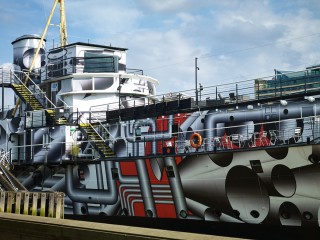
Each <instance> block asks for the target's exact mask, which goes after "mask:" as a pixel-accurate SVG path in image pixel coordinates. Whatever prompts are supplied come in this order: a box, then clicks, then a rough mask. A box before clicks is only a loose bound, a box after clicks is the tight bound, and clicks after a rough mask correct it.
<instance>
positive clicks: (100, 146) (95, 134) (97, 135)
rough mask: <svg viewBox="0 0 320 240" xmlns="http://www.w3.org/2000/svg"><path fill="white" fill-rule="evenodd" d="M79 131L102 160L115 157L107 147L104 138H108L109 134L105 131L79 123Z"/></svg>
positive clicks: (88, 124)
mask: <svg viewBox="0 0 320 240" xmlns="http://www.w3.org/2000/svg"><path fill="white" fill-rule="evenodd" d="M79 127H80V131H81V132H82V133H83V134H84V135H85V136H87V138H88V141H89V142H90V143H91V144H92V146H93V147H94V148H95V149H96V150H97V151H98V153H99V154H100V156H101V157H102V158H111V157H116V155H115V154H114V152H113V151H112V149H111V148H110V147H109V146H108V145H107V143H106V140H105V139H106V138H109V133H108V131H107V129H105V128H104V127H103V128H100V129H99V130H100V131H98V130H97V128H99V126H98V125H92V124H90V123H80V124H79Z"/></svg>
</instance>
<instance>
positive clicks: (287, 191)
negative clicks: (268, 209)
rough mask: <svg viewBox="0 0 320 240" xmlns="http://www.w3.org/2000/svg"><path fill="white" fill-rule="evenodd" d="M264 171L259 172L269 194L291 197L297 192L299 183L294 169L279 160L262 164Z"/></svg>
mask: <svg viewBox="0 0 320 240" xmlns="http://www.w3.org/2000/svg"><path fill="white" fill-rule="evenodd" d="M262 168H263V172H262V173H258V176H259V177H260V178H261V180H262V181H263V183H264V184H265V186H266V188H267V190H268V192H269V195H271V196H281V197H291V196H293V195H294V194H295V192H296V188H297V184H296V179H295V176H294V174H293V171H292V170H291V169H290V168H288V167H287V166H286V165H283V164H279V161H278V160H275V161H272V162H266V163H263V164H262Z"/></svg>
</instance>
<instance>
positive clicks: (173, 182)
mask: <svg viewBox="0 0 320 240" xmlns="http://www.w3.org/2000/svg"><path fill="white" fill-rule="evenodd" d="M164 164H165V166H166V167H172V170H173V174H174V177H169V176H168V179H169V184H170V188H171V191H172V196H173V201H174V206H175V208H176V214H177V217H178V218H186V217H187V212H188V208H187V204H186V199H185V197H184V194H183V189H182V184H181V179H180V175H179V172H178V167H177V164H176V161H175V159H174V157H166V158H165V159H164Z"/></svg>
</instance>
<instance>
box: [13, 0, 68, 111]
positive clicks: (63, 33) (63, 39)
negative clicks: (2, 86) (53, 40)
mask: <svg viewBox="0 0 320 240" xmlns="http://www.w3.org/2000/svg"><path fill="white" fill-rule="evenodd" d="M58 3H60V24H59V27H60V45H61V47H64V46H66V45H68V35H67V22H66V15H65V5H64V0H55V1H54V4H53V7H52V9H51V12H50V15H49V18H48V20H47V23H46V26H45V28H44V30H43V33H42V36H41V39H40V42H39V45H38V47H37V50H36V52H35V55H34V57H33V60H32V62H31V65H30V68H29V71H28V73H27V76H26V78H25V82H24V83H25V84H27V83H28V81H29V75H30V73H31V72H32V70H33V68H34V65H35V63H36V59H37V57H38V54H39V51H40V48H41V46H42V44H43V41H44V38H45V36H46V35H47V31H48V28H49V26H50V23H51V19H52V16H53V14H54V11H55V9H56V7H57V5H58ZM19 104H20V99H18V100H17V102H16V105H15V108H14V110H13V112H12V116H14V115H15V114H16V111H17V109H18V106H19Z"/></svg>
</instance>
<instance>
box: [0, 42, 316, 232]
mask: <svg viewBox="0 0 320 240" xmlns="http://www.w3.org/2000/svg"><path fill="white" fill-rule="evenodd" d="M18 42H19V41H18ZM79 46H80V48H83V46H84V44H75V45H70V46H69V50H68V46H66V49H67V50H68V51H69V52H70V53H72V54H76V53H77V51H78V50H79V49H77V48H78V47H79ZM86 47H89V48H90V51H91V52H90V51H89V52H87V54H89V55H90V56H89V55H88V56H89V57H88V58H89V60H90V61H89V62H86V63H83V62H85V61H86V58H85V57H83V58H81V59H80V58H79V57H78V56H76V55H75V56H73V55H72V54H71V55H72V56H71V55H70V56H68V54H64V55H63V56H62V55H61V49H55V50H53V52H52V51H51V52H50V54H51V56H53V54H57V56H58V55H59V56H58V57H59V59H57V61H53V60H52V59H51V60H50V61H49V60H48V59H47V61H49V62H50V65H49V70H50V71H51V73H52V71H53V70H55V71H56V72H55V74H48V73H47V72H46V71H45V70H46V69H47V70H48V68H44V69H42V70H40V71H41V76H44V80H43V79H42V82H41V83H40V84H38V85H39V86H41V87H43V88H44V89H45V90H44V91H45V92H46V95H47V96H50V97H49V98H48V99H50V101H52V103H53V105H54V107H53V108H50V107H52V106H50V107H47V106H43V109H41V108H40V109H35V108H36V107H35V105H32V104H30V103H29V102H28V101H27V100H28V99H23V94H22V93H21V92H19V91H18V90H17V89H15V87H14V84H16V83H17V82H18V83H19V82H20V85H21V84H22V83H21V82H23V81H21V80H19V79H20V78H19V76H18V74H16V73H17V71H13V72H11V73H14V74H11V75H10V77H8V78H9V79H7V80H8V81H7V86H8V87H11V88H12V89H13V90H14V91H15V92H16V94H17V95H18V97H20V98H22V100H24V101H23V104H22V107H21V109H20V111H19V112H18V114H17V115H15V116H13V117H12V115H11V113H12V111H11V110H8V111H6V112H5V111H3V116H4V118H3V120H1V122H0V124H1V135H0V136H1V138H0V147H1V148H2V150H3V151H7V152H10V154H11V161H12V164H14V165H15V174H16V176H17V178H18V179H19V180H20V182H21V183H22V184H23V185H24V186H25V187H26V188H27V189H29V190H32V191H42V190H45V191H62V192H65V194H66V197H65V213H66V214H78V215H87V214H90V215H97V214H105V215H108V216H114V215H125V216H145V217H154V218H156V217H158V218H177V219H194V220H197V219H202V220H206V221H223V222H235V223H252V224H260V223H265V224H278V225H289V226H315V227H319V224H320V220H319V216H320V215H319V209H320V190H319V187H318V186H319V182H320V179H319V173H320V167H319V165H318V162H319V160H320V147H319V144H318V140H319V137H320V131H319V130H320V121H319V117H318V113H319V110H320V99H317V98H312V99H311V100H312V101H310V99H309V100H308V99H301V98H296V99H291V100H290V101H289V102H288V103H286V104H283V102H281V103H280V101H278V100H275V101H273V103H272V104H271V103H270V102H267V101H265V102H263V101H260V102H259V104H255V105H254V106H253V105H250V108H249V107H248V106H247V104H242V105H241V104H239V105H237V107H234V108H231V109H230V106H227V105H221V106H220V107H219V108H217V107H216V106H215V107H209V108H207V109H198V108H195V109H191V108H190V110H189V111H186V110H183V111H179V110H177V111H176V112H172V113H170V114H156V115H155V116H150V117H141V118H136V117H133V116H134V115H132V117H131V118H130V117H127V118H126V119H119V120H114V119H110V118H108V117H106V116H109V115H108V114H109V113H110V112H112V111H115V112H117V111H119V112H120V111H121V110H128V111H129V110H130V109H135V107H136V106H135V105H130V101H129V100H132V99H134V100H136V101H137V102H139V103H143V104H144V106H146V107H148V104H146V101H151V103H152V104H156V103H155V99H154V98H153V96H154V92H155V87H154V85H155V84H156V80H154V79H152V78H150V77H147V76H140V75H137V74H129V73H127V72H126V69H125V67H124V66H125V62H121V61H120V60H119V52H120V53H121V54H122V55H121V56H122V59H125V58H124V56H125V55H124V51H125V49H122V48H109V49H108V53H105V52H103V50H101V49H102V47H101V46H99V45H98V46H97V45H90V46H86ZM93 48H98V49H99V51H100V50H101V51H100V52H99V54H101V55H103V54H106V56H102V58H103V60H102V61H101V59H99V58H98V59H96V57H97V56H93V55H92V52H93V50H92V49H93ZM63 51H64V50H63ZM85 51H86V50H84V49H81V50H80V51H78V52H81V53H83V52H85ZM112 51H115V52H112ZM110 52H111V53H110ZM95 54H97V53H96V52H95ZM108 54H109V55H108ZM110 54H111V55H110ZM100 57H101V56H100ZM77 58H79V59H77ZM67 59H68V61H66V60H67ZM93 59H94V60H95V61H98V65H99V69H100V67H101V68H103V69H104V70H106V69H107V70H108V71H109V70H110V69H111V67H112V66H113V67H114V66H115V65H116V66H117V67H118V68H116V69H117V70H114V69H115V68H112V69H113V70H112V71H113V72H111V73H110V72H97V71H95V72H94V73H90V72H86V71H84V69H85V68H86V69H90V68H92V65H91V64H93V63H97V62H95V61H92V60H93ZM71 60H72V61H71ZM78 60H79V61H78ZM80 60H81V61H80ZM59 61H60V62H59ZM65 62H66V63H67V64H63V63H65ZM53 63H54V64H55V67H53V65H52V64H53ZM82 63H83V64H87V65H86V66H83V64H82ZM70 64H71V66H70ZM79 64H80V65H81V67H80V68H77V65H79ZM88 64H89V65H88ZM119 64H121V67H119V66H120V65H119ZM44 67H46V66H44ZM60 68H61V69H60ZM119 69H120V70H119ZM68 71H69V72H68ZM110 71H111V70H110ZM14 81H15V83H13V82H14ZM3 82H6V79H5V77H3V79H2V83H3ZM35 84H36V85H37V83H35ZM96 87H97V88H98V89H96ZM25 88H27V89H29V91H30V92H31V93H32V90H31V86H25ZM19 94H20V95H19ZM31 95H32V94H31ZM143 97H144V98H143ZM29 98H30V96H29ZM115 99H118V100H119V102H117V101H114V100H115ZM146 99H147V100H146ZM102 101H104V102H107V103H110V102H116V103H117V104H118V106H117V107H118V108H112V109H111V108H109V107H110V106H112V105H110V104H108V109H103V108H102V105H103V104H102V105H99V106H98V107H97V105H98V104H97V103H98V102H102ZM39 102H41V101H39ZM44 102H45V101H44ZM135 103H136V102H135ZM159 104H160V103H159ZM104 105H105V104H104ZM93 106H95V108H94V110H93ZM50 109H51V110H52V109H53V110H52V111H53V112H54V115H50V114H51V113H52V111H49V110H50ZM145 110H146V109H145ZM28 118H29V119H28ZM62 118H63V119H64V121H58V120H61V119H62ZM195 136H196V137H195Z"/></svg>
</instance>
